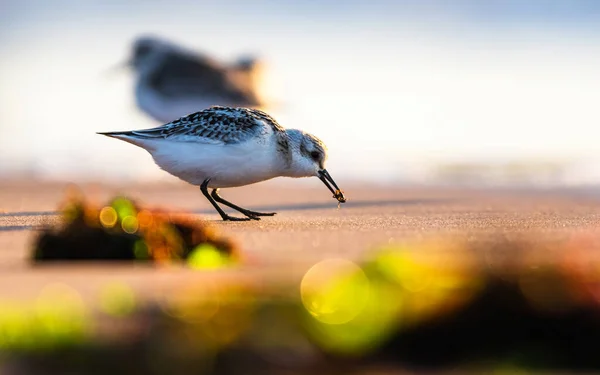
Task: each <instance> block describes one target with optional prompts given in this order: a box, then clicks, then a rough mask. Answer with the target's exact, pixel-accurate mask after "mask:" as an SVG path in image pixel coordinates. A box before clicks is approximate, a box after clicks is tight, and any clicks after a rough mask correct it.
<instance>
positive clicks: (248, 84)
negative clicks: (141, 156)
mask: <svg viewBox="0 0 600 375" xmlns="http://www.w3.org/2000/svg"><path fill="white" fill-rule="evenodd" d="M128 65H129V66H130V67H132V68H133V69H134V71H135V74H136V83H135V99H136V104H137V106H138V107H139V108H140V109H141V110H142V111H143V112H145V113H146V114H148V115H149V116H151V117H152V118H154V119H155V120H157V121H159V122H161V123H166V122H170V121H173V119H177V118H180V117H182V116H185V115H188V114H190V113H193V112H197V111H199V110H202V109H204V108H208V107H210V106H212V105H225V106H237V107H250V108H257V109H266V100H265V99H264V97H263V95H261V93H260V88H261V85H262V78H263V71H264V64H263V62H262V61H260V60H259V59H257V58H255V57H251V56H247V57H243V58H240V59H239V60H238V61H236V62H235V63H233V64H226V63H222V62H219V61H217V60H215V59H212V58H210V57H209V56H206V55H204V54H201V53H198V52H195V51H192V50H189V49H187V48H184V47H181V46H179V45H176V44H174V43H172V42H170V41H167V40H164V39H161V38H157V37H154V36H142V37H139V38H138V39H136V40H135V41H134V43H133V46H132V53H131V56H130V59H129V61H128Z"/></svg>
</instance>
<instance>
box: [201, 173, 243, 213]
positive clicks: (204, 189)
mask: <svg viewBox="0 0 600 375" xmlns="http://www.w3.org/2000/svg"><path fill="white" fill-rule="evenodd" d="M209 181H210V179H206V180H204V182H203V183H202V185H200V191H202V194H204V196H205V197H206V199H208V201H209V202H210V203H211V204H212V205H213V207H214V208H215V210H217V212H218V213H219V215H221V218H222V219H223V221H248V220H250V218H249V217H233V216H229V215H227V214H226V213H225V211H223V209H222V208H221V207H219V205H218V204H217V202H215V201H214V199H212V197H211V196H210V194H209V193H208V182H209Z"/></svg>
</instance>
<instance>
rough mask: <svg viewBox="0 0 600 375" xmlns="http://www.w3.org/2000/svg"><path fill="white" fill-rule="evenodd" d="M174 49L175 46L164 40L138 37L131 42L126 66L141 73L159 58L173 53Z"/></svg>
mask: <svg viewBox="0 0 600 375" xmlns="http://www.w3.org/2000/svg"><path fill="white" fill-rule="evenodd" d="M176 49H177V47H176V46H175V45H173V44H172V43H170V42H167V41H165V40H162V39H159V38H156V37H152V36H144V37H140V38H138V39H136V40H135V41H134V42H133V46H132V49H131V56H130V58H129V61H128V64H127V65H129V66H131V67H133V68H134V69H135V70H137V71H141V70H144V69H146V68H147V67H148V66H151V65H153V64H154V63H155V62H156V61H157V60H160V58H161V56H164V55H166V54H168V53H170V52H175V51H176Z"/></svg>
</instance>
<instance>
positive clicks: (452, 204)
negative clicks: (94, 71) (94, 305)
mask: <svg viewBox="0 0 600 375" xmlns="http://www.w3.org/2000/svg"><path fill="white" fill-rule="evenodd" d="M313 182H314V183H313V184H310V183H306V182H302V183H300V184H297V185H295V184H292V183H288V182H286V183H284V184H281V183H280V182H277V181H270V182H266V183H262V184H257V185H254V186H249V187H244V188H237V189H224V190H223V191H222V192H221V194H222V196H223V197H225V198H226V199H229V200H231V201H233V202H234V203H236V204H239V205H241V206H244V207H247V208H250V209H253V210H259V211H277V212H278V215H277V216H275V217H267V218H263V219H262V220H261V221H251V222H221V221H220V220H219V216H218V215H217V214H216V213H215V212H214V210H213V209H212V207H211V206H210V204H209V203H208V202H207V201H206V199H205V198H204V197H203V196H202V195H201V193H200V192H199V190H198V189H197V188H195V187H193V186H189V185H187V184H184V183H178V182H175V183H171V182H168V183H160V184H150V185H144V184H138V185H131V186H121V187H117V186H109V185H102V184H82V185H78V186H79V187H80V188H81V190H82V191H83V193H84V194H85V195H86V197H89V198H91V199H93V200H95V201H98V202H104V201H105V200H106V199H108V198H109V197H111V196H113V195H114V194H119V193H120V194H124V195H127V196H129V197H132V198H135V199H138V200H139V202H140V203H142V204H144V205H150V206H153V207H163V208H170V209H175V210H178V211H187V212H192V213H193V214H195V215H198V216H199V217H203V218H206V219H208V220H211V221H213V222H214V225H215V226H216V227H217V228H218V229H219V230H220V231H221V232H222V233H223V234H226V235H229V236H232V237H233V238H234V239H235V240H236V241H237V242H238V243H239V244H240V245H241V249H242V253H243V254H244V256H245V258H246V264H245V265H243V266H241V267H238V268H235V269H231V270H224V271H213V272H199V271H192V270H189V269H186V268H185V267H180V266H172V267H160V268H157V267H153V266H149V265H133V266H132V265H116V264H91V265H90V264H88V265H81V264H55V265H51V266H35V267H33V266H32V265H31V264H30V263H29V262H28V260H27V259H28V256H29V252H30V247H31V242H32V239H33V238H34V235H35V227H36V226H38V225H40V224H43V223H49V222H52V221H54V220H56V219H57V217H58V216H57V211H56V209H57V207H58V204H59V202H60V201H61V200H62V199H63V198H64V194H65V187H66V186H67V184H64V183H48V182H46V183H33V182H14V181H13V182H3V183H1V184H0V269H1V270H2V271H1V272H0V298H3V299H6V298H8V299H23V298H24V299H30V298H35V296H36V295H37V294H38V293H39V291H40V290H41V289H42V288H43V287H44V286H45V285H47V284H48V283H51V282H62V283H67V284H68V285H70V286H72V287H74V288H76V289H78V290H79V291H80V292H81V295H82V296H83V297H84V298H85V299H89V300H90V301H93V300H95V298H96V297H97V293H98V291H99V288H100V287H101V286H102V285H103V284H104V283H106V282H107V281H110V280H119V281H124V282H127V283H128V284H130V285H131V286H132V287H133V288H134V289H135V290H136V291H137V292H138V293H140V295H143V296H146V297H147V298H150V299H153V298H154V297H157V296H158V295H164V294H165V293H166V294H169V290H170V289H171V288H180V287H181V286H182V285H189V284H190V283H192V284H193V283H195V282H213V281H216V282H219V280H225V279H227V280H236V281H243V282H253V283H264V284H265V285H268V284H270V281H275V280H276V281H278V282H280V283H284V284H285V283H287V282H290V283H294V282H297V281H298V280H299V278H300V277H301V276H302V275H303V274H304V272H305V271H306V270H307V269H308V268H309V267H310V266H311V265H312V264H314V263H315V262H317V261H319V260H321V259H324V258H330V257H344V258H350V259H361V258H363V257H365V256H367V255H368V252H369V251H370V250H373V249H375V248H377V247H378V246H382V245H386V244H388V243H396V242H399V241H402V240H403V239H410V238H415V237H416V238H426V237H428V236H434V235H438V234H448V233H450V234H451V233H463V234H464V233H467V234H472V235H477V234H479V233H491V232H502V233H519V232H527V231H530V230H535V231H537V232H539V233H541V235H545V234H547V235H548V236H563V237H564V236H569V235H571V234H573V233H577V232H582V231H597V228H598V224H599V223H600V196H596V195H594V194H590V193H589V192H587V193H586V194H583V193H582V192H581V191H572V190H533V189H519V190H516V189H513V190H508V189H461V188H442V187H435V188H434V187H408V186H371V185H367V184H358V183H352V184H346V186H342V187H343V188H344V191H345V192H346V195H347V197H348V203H346V204H344V205H342V207H341V208H340V209H338V208H337V204H336V201H335V200H334V199H333V198H332V197H331V194H330V193H329V192H328V191H327V190H326V189H325V187H324V186H322V185H321V183H320V182H319V181H318V180H316V179H315V181H313Z"/></svg>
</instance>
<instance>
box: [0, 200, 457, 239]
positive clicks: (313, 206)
mask: <svg viewBox="0 0 600 375" xmlns="http://www.w3.org/2000/svg"><path fill="white" fill-rule="evenodd" d="M447 202H448V199H389V200H363V201H351V202H347V203H344V204H343V206H344V207H348V208H365V207H377V206H384V207H389V206H415V205H420V204H440V203H447ZM335 207H336V203H335V202H333V203H332V202H322V203H299V204H284V205H277V204H274V205H266V206H258V207H247V208H249V209H252V210H256V211H265V212H271V211H275V212H281V211H308V210H319V209H328V208H335ZM190 212H191V213H193V214H197V215H198V214H214V213H215V211H214V210H213V209H208V208H206V209H200V210H192V211H190ZM59 214H60V212H58V211H18V212H2V213H0V218H3V217H5V218H16V217H31V216H44V217H45V216H54V215H59ZM39 227H40V226H39V225H12V224H7V225H0V232H15V231H24V230H31V229H38V228H39Z"/></svg>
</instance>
